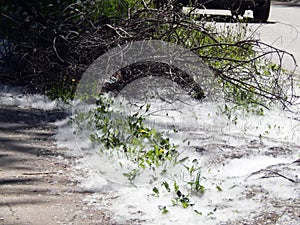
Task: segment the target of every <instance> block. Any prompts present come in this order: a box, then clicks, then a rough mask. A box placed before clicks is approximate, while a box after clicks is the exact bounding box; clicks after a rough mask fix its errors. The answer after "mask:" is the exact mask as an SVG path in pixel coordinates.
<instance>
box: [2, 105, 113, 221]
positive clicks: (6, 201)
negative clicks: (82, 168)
mask: <svg viewBox="0 0 300 225" xmlns="http://www.w3.org/2000/svg"><path fill="white" fill-rule="evenodd" d="M63 117H64V114H63V113H62V112H59V111H43V110H35V109H20V108H17V107H14V106H3V105H1V102H0V224H5V225H13V224H14V225H23V224H30V225H34V224H36V225H41V224H43V225H47V224H49V225H50V224H51V225H52V224H101V225H102V224H107V223H108V222H107V221H109V218H107V217H106V216H105V214H104V213H103V212H101V211H99V210H97V211H95V210H93V209H92V208H91V207H90V206H88V205H87V203H85V202H84V201H83V199H84V198H85V197H87V196H88V195H90V193H86V192H84V191H82V190H81V189H80V188H78V186H77V185H76V182H74V181H72V180H73V179H72V177H71V175H72V174H74V172H75V171H72V169H71V164H72V162H73V159H72V158H70V157H68V158H66V156H65V150H64V149H58V148H57V147H56V145H55V140H54V138H53V135H54V134H55V129H56V127H55V126H53V125H50V123H48V120H49V119H50V120H52V122H53V120H55V119H58V118H63ZM110 224H112V223H110Z"/></svg>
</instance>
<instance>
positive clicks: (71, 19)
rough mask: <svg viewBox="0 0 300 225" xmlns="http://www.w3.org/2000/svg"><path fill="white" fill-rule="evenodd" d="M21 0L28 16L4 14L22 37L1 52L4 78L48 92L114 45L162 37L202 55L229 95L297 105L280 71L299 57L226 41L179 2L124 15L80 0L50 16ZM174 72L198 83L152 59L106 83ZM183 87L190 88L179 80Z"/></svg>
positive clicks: (289, 80) (288, 77) (247, 41)
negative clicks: (105, 13) (115, 15)
mask: <svg viewBox="0 0 300 225" xmlns="http://www.w3.org/2000/svg"><path fill="white" fill-rule="evenodd" d="M20 2H21V4H22V7H23V10H24V12H26V14H27V15H28V18H27V20H26V21H16V20H15V19H14V18H11V17H10V16H9V15H7V14H4V13H2V14H1V20H2V21H4V22H5V23H9V24H11V26H13V27H14V29H15V31H17V32H19V34H18V36H19V37H20V38H21V39H19V40H18V41H15V42H13V41H12V42H10V43H7V46H6V47H5V49H6V51H7V52H6V53H5V54H2V55H1V56H0V64H1V66H0V68H2V71H1V75H0V76H1V80H3V81H5V82H8V83H9V82H10V83H15V84H16V83H17V84H22V85H28V86H30V87H32V88H33V89H35V90H36V91H40V92H45V91H47V90H48V89H49V88H50V87H52V86H53V85H55V84H56V83H57V82H60V83H61V82H65V83H70V82H71V80H72V79H73V80H74V79H76V80H79V79H80V77H81V76H82V74H83V73H84V71H85V70H86V68H87V67H88V66H89V65H90V64H91V63H92V62H93V61H94V60H95V59H97V58H98V57H99V56H101V55H102V54H103V53H105V52H107V51H108V50H110V49H111V48H113V47H115V46H118V45H122V44H125V43H129V42H133V41H138V40H151V39H157V40H164V41H167V42H172V43H176V44H178V45H181V46H183V47H185V48H187V49H189V50H191V51H193V52H195V53H196V54H198V55H199V57H200V58H202V59H203V60H204V61H205V62H206V63H207V64H208V65H209V67H210V68H211V69H212V70H213V71H214V73H215V75H216V77H217V78H218V79H219V81H220V85H222V87H223V88H224V91H225V92H227V94H225V97H226V96H227V98H228V99H229V100H232V101H235V100H236V99H235V97H233V96H232V95H231V94H235V95H236V94H237V95H239V100H238V101H239V102H241V99H242V100H245V101H246V100H248V96H256V97H253V98H251V100H250V101H254V103H258V104H263V105H264V104H265V101H264V100H263V101H260V100H261V99H267V100H271V101H281V102H282V103H284V104H290V103H292V100H293V99H292V98H289V97H288V90H289V91H290V90H293V77H292V75H293V73H292V72H286V71H284V70H283V68H282V62H283V58H284V57H286V56H288V57H291V59H292V60H293V58H292V56H291V55H289V54H288V53H287V52H284V51H281V50H279V49H276V48H274V47H272V46H270V45H267V44H264V43H262V42H260V41H259V40H256V39H254V38H253V37H246V36H245V37H242V38H240V39H236V40H234V39H233V40H234V41H232V40H230V41H229V40H228V42H227V41H226V40H227V39H226V37H225V36H224V35H223V34H222V33H220V32H218V31H217V30H215V29H212V26H211V24H208V23H206V22H205V21H203V20H202V21H197V20H196V19H195V16H194V14H193V13H194V11H193V10H191V11H188V12H185V13H184V12H182V10H178V8H177V7H174V2H175V1H172V0H169V1H165V3H164V4H155V1H154V2H153V1H146V0H142V1H137V3H136V4H135V5H134V6H133V7H131V8H129V9H128V12H127V15H126V16H123V17H122V18H117V19H116V18H113V17H111V18H110V17H107V16H103V15H101V14H97V18H95V17H94V15H95V13H94V12H93V11H92V10H91V9H93V7H90V6H89V5H83V3H80V1H77V2H76V3H73V4H68V5H65V6H64V7H63V8H62V10H60V12H59V13H56V14H51V13H49V14H47V15H45V14H41V13H39V11H37V10H36V9H35V8H34V6H32V5H29V4H26V3H24V1H20ZM87 2H90V3H89V4H91V2H93V1H87ZM87 9H89V10H87ZM28 30H29V31H28ZM2 46H4V45H2ZM1 52H2V53H3V51H1ZM236 56H238V57H236ZM274 57H277V61H278V63H277V65H274V64H272V63H271V59H272V60H274ZM133 68H135V69H136V70H133ZM170 69H171V70H172V71H173V73H175V74H176V73H177V74H178V75H177V76H175V78H173V79H174V81H175V82H177V81H178V80H182V79H179V78H178V77H181V76H182V77H186V79H184V80H185V81H186V83H187V85H188V86H193V85H194V83H193V81H192V80H191V79H190V78H187V77H188V76H187V75H184V74H183V73H180V71H178V70H176V68H173V67H171V66H168V65H165V64H160V65H158V64H155V65H154V64H151V63H148V64H144V65H136V67H135V66H134V65H133V66H130V67H127V68H124V69H122V71H121V76H118V80H117V81H116V82H115V83H114V84H112V85H111V86H109V85H108V86H107V87H106V88H107V89H108V90H112V89H114V90H120V89H121V88H122V87H124V86H125V85H126V84H127V83H128V82H131V81H132V80H134V79H137V78H138V77H139V76H145V74H147V76H148V75H151V74H165V73H164V72H165V71H169V70H170ZM134 71H139V73H134ZM141 71H145V73H141ZM266 71H267V72H266ZM267 73H268V74H267ZM178 82H179V81H178ZM179 83H180V82H179ZM181 86H182V87H184V86H185V85H184V84H182V83H181ZM194 86H195V85H194ZM194 86H193V87H194ZM203 89H205V87H203ZM193 91H194V92H196V93H197V94H198V98H199V99H201V98H202V97H204V94H203V93H202V91H203V90H202V88H201V87H199V85H198V86H197V87H196V88H195V89H194V90H193ZM204 91H205V90H204ZM259 99H260V100H259ZM256 101H257V102H256ZM265 106H266V105H265Z"/></svg>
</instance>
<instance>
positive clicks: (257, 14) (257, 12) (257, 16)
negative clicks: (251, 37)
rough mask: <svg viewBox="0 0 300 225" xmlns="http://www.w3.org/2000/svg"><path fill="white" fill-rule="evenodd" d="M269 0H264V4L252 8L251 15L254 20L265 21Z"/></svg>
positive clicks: (268, 12)
mask: <svg viewBox="0 0 300 225" xmlns="http://www.w3.org/2000/svg"><path fill="white" fill-rule="evenodd" d="M270 7H271V0H266V2H265V4H263V5H260V6H258V7H256V8H255V9H253V17H254V20H255V21H258V22H267V21H268V18H269V14H270Z"/></svg>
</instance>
